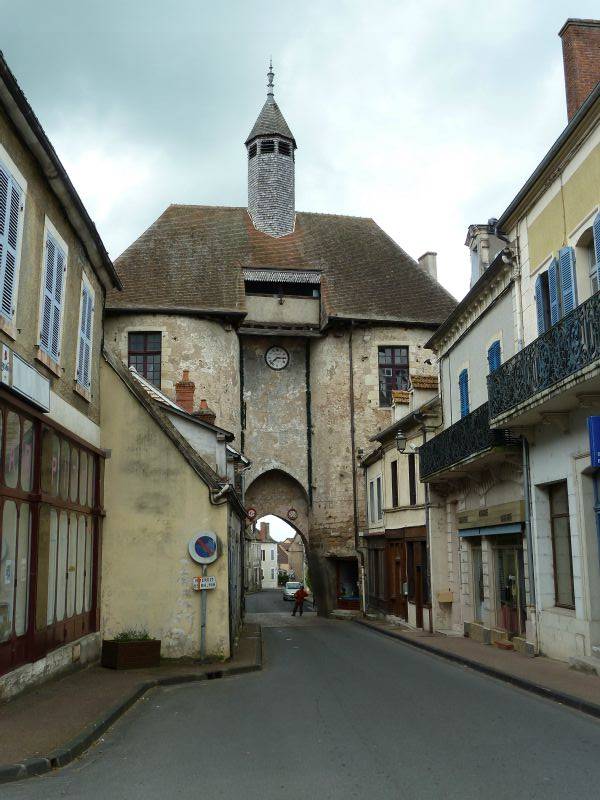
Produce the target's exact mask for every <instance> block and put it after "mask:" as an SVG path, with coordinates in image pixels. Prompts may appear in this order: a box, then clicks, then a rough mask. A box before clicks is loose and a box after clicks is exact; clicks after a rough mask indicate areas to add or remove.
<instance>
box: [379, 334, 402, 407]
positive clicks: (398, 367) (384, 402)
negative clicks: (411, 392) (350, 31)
mask: <svg viewBox="0 0 600 800" xmlns="http://www.w3.org/2000/svg"><path fill="white" fill-rule="evenodd" d="M384 350H391V351H392V352H391V361H390V363H389V364H382V363H381V357H382V351H384ZM397 351H398V353H397ZM403 353H404V354H405V356H406V363H402V361H401V359H402V354H403ZM396 358H398V359H399V360H398V361H396ZM384 369H386V370H390V374H389V375H382V370H384ZM404 370H406V391H407V390H408V387H409V385H410V347H409V346H408V345H407V344H380V345H378V346H377V386H378V391H379V408H391V407H392V405H393V399H392V392H394V391H402V389H397V388H395V385H396V384H397V383H398V381H397V380H396V378H397V376H398V375H399V374H400V373H401V372H402V371H404ZM382 378H383V379H387V378H389V379H390V386H389V388H388V387H387V380H386V389H385V391H384V390H383V389H382ZM387 393H389V399H388V397H387Z"/></svg>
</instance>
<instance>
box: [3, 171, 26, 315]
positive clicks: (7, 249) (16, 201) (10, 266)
mask: <svg viewBox="0 0 600 800" xmlns="http://www.w3.org/2000/svg"><path fill="white" fill-rule="evenodd" d="M22 198H23V192H22V191H21V188H20V186H19V185H18V184H17V183H16V181H15V180H14V178H13V177H12V176H11V174H10V173H9V172H8V171H7V170H6V169H5V168H4V167H3V166H2V164H0V312H1V313H2V314H3V315H4V316H5V317H8V318H9V319H12V318H13V316H14V292H15V283H16V277H17V246H18V242H19V215H20V213H21V209H22Z"/></svg>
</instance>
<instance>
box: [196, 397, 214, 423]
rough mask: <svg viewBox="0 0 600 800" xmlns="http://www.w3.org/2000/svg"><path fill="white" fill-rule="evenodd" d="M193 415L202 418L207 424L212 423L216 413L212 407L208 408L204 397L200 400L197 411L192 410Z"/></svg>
mask: <svg viewBox="0 0 600 800" xmlns="http://www.w3.org/2000/svg"><path fill="white" fill-rule="evenodd" d="M194 416H195V417H198V418H199V419H201V420H203V422H207V423H208V424H209V425H214V424H215V420H216V418H217V415H216V414H215V412H214V411H213V410H212V408H209V405H208V403H207V402H206V399H204V398H203V399H202V400H200V407H199V408H198V411H195V412H194Z"/></svg>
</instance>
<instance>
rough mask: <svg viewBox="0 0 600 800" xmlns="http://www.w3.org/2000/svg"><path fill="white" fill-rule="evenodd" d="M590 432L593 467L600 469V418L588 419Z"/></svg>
mask: <svg viewBox="0 0 600 800" xmlns="http://www.w3.org/2000/svg"><path fill="white" fill-rule="evenodd" d="M588 431H589V434H590V459H591V462H592V467H600V417H598V416H595V417H588Z"/></svg>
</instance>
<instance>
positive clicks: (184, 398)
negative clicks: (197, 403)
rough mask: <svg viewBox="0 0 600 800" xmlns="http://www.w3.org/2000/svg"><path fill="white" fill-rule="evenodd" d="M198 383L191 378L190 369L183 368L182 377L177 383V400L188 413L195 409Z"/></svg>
mask: <svg viewBox="0 0 600 800" xmlns="http://www.w3.org/2000/svg"><path fill="white" fill-rule="evenodd" d="M195 389H196V384H195V383H194V382H193V381H191V380H190V371H189V370H188V369H184V370H183V377H182V379H181V380H180V381H179V382H178V383H176V384H175V402H176V403H177V405H178V406H180V407H181V408H182V409H183V410H184V411H186V412H187V413H188V414H191V413H192V412H193V410H194V391H195Z"/></svg>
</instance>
